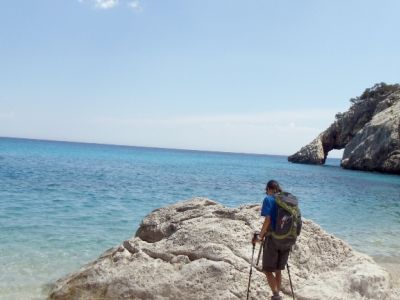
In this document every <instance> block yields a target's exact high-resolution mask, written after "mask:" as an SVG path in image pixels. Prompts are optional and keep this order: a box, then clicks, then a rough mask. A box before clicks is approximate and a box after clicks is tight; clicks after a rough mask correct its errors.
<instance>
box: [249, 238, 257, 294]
mask: <svg viewBox="0 0 400 300" xmlns="http://www.w3.org/2000/svg"><path fill="white" fill-rule="evenodd" d="M256 239H257V233H254V236H253V240H252V241H251V242H252V244H253V252H252V254H251V262H250V275H249V283H248V285H247V298H246V299H247V300H249V293H250V281H251V274H252V273H253V259H254V250H255V248H256Z"/></svg>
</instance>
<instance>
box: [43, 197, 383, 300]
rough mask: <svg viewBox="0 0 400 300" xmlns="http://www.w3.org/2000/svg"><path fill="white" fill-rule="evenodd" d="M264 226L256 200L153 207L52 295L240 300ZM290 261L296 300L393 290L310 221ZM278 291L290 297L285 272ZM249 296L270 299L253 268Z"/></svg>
mask: <svg viewBox="0 0 400 300" xmlns="http://www.w3.org/2000/svg"><path fill="white" fill-rule="evenodd" d="M261 224H262V218H260V206H259V205H245V206H241V207H239V208H227V207H224V206H222V205H220V204H218V203H216V202H214V201H211V200H208V199H205V198H195V199H192V200H189V201H184V202H179V203H177V204H174V205H171V206H168V207H164V208H161V209H157V210H155V211H153V212H152V213H151V214H149V215H148V216H147V217H146V218H144V220H143V222H142V224H141V226H140V228H139V229H138V231H137V233H136V236H135V237H132V238H131V239H129V240H127V241H124V242H123V243H122V244H121V245H119V246H117V247H115V248H113V249H110V250H108V251H106V252H105V253H104V254H103V255H101V256H100V257H99V258H98V259H97V260H95V261H93V262H92V263H89V264H88V265H86V266H84V267H82V268H81V269H80V270H78V271H77V272H75V273H73V274H70V275H68V276H66V277H64V278H62V279H60V280H58V281H57V282H56V283H55V284H54V286H53V288H52V290H51V293H50V295H49V299H52V300H56V299H57V300H61V299H68V300H73V299H88V300H90V299H93V300H94V299H110V300H111V299H113V300H117V299H185V300H186V299H188V300H189V299H245V298H246V291H247V283H248V278H249V277H248V276H249V270H250V259H251V253H252V245H251V243H250V240H251V236H252V233H253V232H254V231H255V230H259V229H260V228H261ZM258 249H259V245H257V247H256V252H255V257H256V256H257V253H258ZM289 263H290V265H291V275H292V281H293V286H294V289H295V293H296V297H297V299H387V298H388V297H389V295H390V280H389V275H388V273H387V272H386V271H385V270H384V269H382V268H381V267H380V266H378V265H377V264H375V263H374V261H373V260H372V259H371V258H369V257H368V256H366V255H363V254H360V253H358V252H356V251H353V250H352V249H351V248H350V247H349V246H348V245H347V244H346V243H344V242H343V241H341V240H339V239H337V238H336V237H334V236H332V235H330V234H328V233H326V232H325V231H323V230H322V229H321V228H320V227H319V226H318V225H316V224H314V223H313V222H311V221H309V220H305V221H304V225H303V230H302V234H301V236H300V238H299V240H298V243H297V245H296V246H295V247H294V249H293V252H292V254H291V257H290V259H289ZM260 265H261V262H260ZM283 291H284V293H285V294H287V295H289V294H290V288H289V284H288V278H287V273H286V272H284V273H283ZM250 295H251V297H250V298H251V299H268V297H269V296H270V291H269V288H268V286H267V283H266V280H265V275H264V274H263V273H262V272H260V271H259V270H257V269H253V276H252V281H251V294H250ZM287 299H290V297H289V296H287Z"/></svg>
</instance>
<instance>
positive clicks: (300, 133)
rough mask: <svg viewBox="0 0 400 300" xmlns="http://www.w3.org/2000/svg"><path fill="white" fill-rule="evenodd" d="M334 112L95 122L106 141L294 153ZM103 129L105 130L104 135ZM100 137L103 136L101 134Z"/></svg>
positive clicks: (286, 112) (93, 122)
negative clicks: (101, 129)
mask: <svg viewBox="0 0 400 300" xmlns="http://www.w3.org/2000/svg"><path fill="white" fill-rule="evenodd" d="M334 114H335V112H334V111H326V110H307V111H273V112H269V113H256V114H221V115H193V116H177V117H160V118H153V117H150V118H143V117H135V118H134V117H133V118H114V117H112V118H109V117H105V118H96V119H92V121H91V122H92V124H93V127H96V128H104V129H105V130H103V133H104V134H105V135H107V136H108V137H112V139H113V140H112V141H109V142H111V143H116V144H131V145H142V146H154V147H166V148H182V149H198V150H215V151H233V152H249V153H269V154H293V153H294V152H296V151H297V150H299V149H300V148H301V147H302V146H304V145H306V144H308V143H309V142H311V141H312V140H313V139H314V138H315V137H316V136H317V135H318V134H319V133H321V132H322V131H323V130H325V129H326V128H327V127H328V126H329V125H330V124H331V123H332V122H333V121H334V117H333V116H334ZM105 131H108V133H106V132H105ZM104 137H105V136H104Z"/></svg>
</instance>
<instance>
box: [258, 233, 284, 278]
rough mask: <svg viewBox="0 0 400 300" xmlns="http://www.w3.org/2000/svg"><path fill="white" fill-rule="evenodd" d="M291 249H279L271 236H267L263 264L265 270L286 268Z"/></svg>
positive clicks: (271, 270) (273, 270) (272, 270)
mask: <svg viewBox="0 0 400 300" xmlns="http://www.w3.org/2000/svg"><path fill="white" fill-rule="evenodd" d="M289 252H290V249H287V250H279V249H277V247H276V246H275V244H274V240H273V239H272V237H271V236H267V237H266V238H265V241H264V250H263V265H262V269H263V271H264V272H275V271H278V270H284V269H285V266H286V264H287V261H288V259H289Z"/></svg>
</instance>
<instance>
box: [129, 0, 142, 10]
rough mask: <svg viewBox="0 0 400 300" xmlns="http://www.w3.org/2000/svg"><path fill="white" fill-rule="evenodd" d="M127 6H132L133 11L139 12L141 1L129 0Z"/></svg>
mask: <svg viewBox="0 0 400 300" xmlns="http://www.w3.org/2000/svg"><path fill="white" fill-rule="evenodd" d="M128 6H129V7H130V8H132V9H133V10H134V11H138V12H140V11H142V10H143V8H142V5H141V3H140V1H139V0H133V1H130V2H129V3H128Z"/></svg>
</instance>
